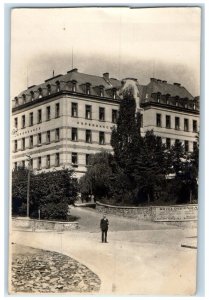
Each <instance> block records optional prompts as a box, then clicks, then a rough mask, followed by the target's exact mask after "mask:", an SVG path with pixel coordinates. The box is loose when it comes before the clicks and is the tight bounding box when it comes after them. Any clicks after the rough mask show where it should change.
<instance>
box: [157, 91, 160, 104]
mask: <svg viewBox="0 0 209 300" xmlns="http://www.w3.org/2000/svg"><path fill="white" fill-rule="evenodd" d="M160 95H161V94H160V93H157V102H158V103H160Z"/></svg>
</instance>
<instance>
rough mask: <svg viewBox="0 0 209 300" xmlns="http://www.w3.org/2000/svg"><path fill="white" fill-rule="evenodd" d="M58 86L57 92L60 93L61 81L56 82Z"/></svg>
mask: <svg viewBox="0 0 209 300" xmlns="http://www.w3.org/2000/svg"><path fill="white" fill-rule="evenodd" d="M56 86H57V92H60V82H59V80H57V81H56Z"/></svg>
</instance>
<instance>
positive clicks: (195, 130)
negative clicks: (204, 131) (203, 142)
mask: <svg viewBox="0 0 209 300" xmlns="http://www.w3.org/2000/svg"><path fill="white" fill-rule="evenodd" d="M193 132H197V121H196V120H193Z"/></svg>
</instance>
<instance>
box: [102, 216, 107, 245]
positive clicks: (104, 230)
mask: <svg viewBox="0 0 209 300" xmlns="http://www.w3.org/2000/svg"><path fill="white" fill-rule="evenodd" d="M108 225H109V222H108V219H104V218H102V219H101V221H100V228H101V231H102V243H103V242H105V243H107V231H108Z"/></svg>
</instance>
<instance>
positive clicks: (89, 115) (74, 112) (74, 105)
mask: <svg viewBox="0 0 209 300" xmlns="http://www.w3.org/2000/svg"><path fill="white" fill-rule="evenodd" d="M59 116H60V106H59V103H56V104H55V118H58V117H59ZM71 116H72V117H76V118H77V117H78V103H72V107H71ZM117 117H118V111H117V110H116V109H113V110H112V123H116V122H117ZM85 118H86V119H88V120H91V119H92V106H91V105H86V110H85ZM49 120H51V107H50V106H47V107H46V121H49ZM99 121H103V122H104V121H105V108H104V107H99ZM21 122H22V124H21V128H25V127H26V117H25V115H23V116H22V120H21ZM40 123H42V109H39V110H38V114H37V124H40ZM33 125H34V115H33V112H31V113H30V114H29V126H33ZM14 127H15V128H18V117H16V118H14Z"/></svg>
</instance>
